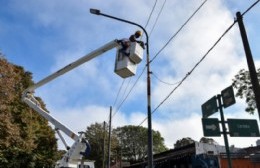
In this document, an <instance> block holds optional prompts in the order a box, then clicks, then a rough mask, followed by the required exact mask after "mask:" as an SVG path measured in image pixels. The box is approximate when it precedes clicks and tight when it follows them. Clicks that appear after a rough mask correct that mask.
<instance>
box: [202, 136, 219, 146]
mask: <svg viewBox="0 0 260 168" xmlns="http://www.w3.org/2000/svg"><path fill="white" fill-rule="evenodd" d="M200 142H201V143H207V144H213V145H218V143H217V142H216V141H215V140H214V139H213V138H206V137H202V138H201V139H200Z"/></svg>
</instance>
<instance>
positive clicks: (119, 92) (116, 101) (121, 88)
mask: <svg viewBox="0 0 260 168" xmlns="http://www.w3.org/2000/svg"><path fill="white" fill-rule="evenodd" d="M124 83H125V79H123V82H122V83H121V86H120V88H119V90H118V92H117V95H116V99H115V101H114V104H113V106H112V107H114V106H115V105H116V103H117V99H118V97H119V94H120V92H121V90H122V87H123V85H124Z"/></svg>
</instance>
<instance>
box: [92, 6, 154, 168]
mask: <svg viewBox="0 0 260 168" xmlns="http://www.w3.org/2000/svg"><path fill="white" fill-rule="evenodd" d="M90 13H92V14H95V15H101V16H105V17H108V18H111V19H115V20H118V21H121V22H125V23H129V24H132V25H135V26H138V27H139V28H141V29H142V30H143V32H144V33H145V36H146V43H145V44H146V66H147V121H148V151H147V153H148V168H153V138H152V137H153V136H152V113H151V77H150V56H149V37H148V34H147V32H146V30H145V28H144V27H143V26H141V25H139V24H137V23H134V22H131V21H128V20H124V19H121V18H117V17H114V16H110V15H107V14H104V13H101V12H100V10H98V9H90Z"/></svg>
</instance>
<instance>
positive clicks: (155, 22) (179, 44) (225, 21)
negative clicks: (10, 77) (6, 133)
mask: <svg viewBox="0 0 260 168" xmlns="http://www.w3.org/2000/svg"><path fill="white" fill-rule="evenodd" d="M155 2H156V5H155ZM203 2H204V1H202V0H189V1H188V0H183V1H177V0H171V1H166V0H158V1H155V0H153V1H148V0H138V1H137V0H135V1H133V0H125V1H124V3H122V1H119V0H110V1H106V2H105V3H104V1H101V0H77V1H75V0H26V1H25V0H9V1H5V0H0V25H1V26H0V51H1V52H2V53H3V54H4V55H5V58H6V59H7V60H8V61H9V62H11V63H14V64H16V65H20V66H23V67H24V68H25V70H26V71H30V72H32V74H33V80H34V82H38V81H40V80H41V79H43V78H45V77H47V76H48V75H50V74H52V73H54V72H56V71H57V70H59V69H61V68H63V67H64V66H66V65H68V64H70V63H72V62H74V61H76V60H78V59H80V58H81V57H83V56H84V55H86V54H88V53H89V52H91V51H93V50H95V49H98V48H99V47H101V46H103V45H105V44H106V43H108V42H110V41H112V40H114V39H121V38H128V37H129V36H130V35H131V34H133V33H134V32H135V31H136V30H139V29H138V27H136V26H134V25H130V24H126V23H123V22H119V21H117V20H113V19H110V18H106V17H103V16H97V15H93V14H90V12H89V9H90V8H96V9H99V10H101V12H102V13H105V14H108V15H112V16H116V17H119V18H122V19H126V20H129V21H133V22H135V23H138V24H140V25H142V26H143V27H145V28H146V31H147V32H148V34H149V52H150V58H151V59H152V58H154V59H153V61H152V62H151V64H150V67H151V110H152V112H153V115H152V129H153V130H155V131H159V132H160V133H161V136H162V137H163V138H164V140H165V145H166V146H167V147H168V148H173V145H174V144H175V143H176V141H177V140H179V139H182V138H184V137H191V138H192V139H194V140H196V141H199V140H200V138H201V137H203V130H202V123H201V118H202V111H201V105H202V104H203V103H205V102H206V101H207V100H208V99H210V98H211V97H213V96H214V95H217V94H220V93H221V91H222V90H223V89H225V88H226V87H228V86H230V85H231V83H232V79H233V78H234V75H235V74H237V73H238V71H239V70H240V69H242V68H244V69H248V68H247V64H246V57H245V53H244V49H243V45H242V41H241V36H240V32H239V28H238V25H237V24H235V25H234V26H233V27H232V28H231V29H230V31H229V32H228V33H227V34H226V35H225V36H224V37H223V38H222V39H221V41H220V42H219V43H218V44H217V45H216V47H214V48H213V50H212V51H211V52H209V54H207V56H206V57H205V59H203V61H202V62H201V63H200V64H199V65H198V66H197V67H196V68H195V70H194V71H193V72H192V73H191V74H190V75H189V76H188V77H187V78H186V80H185V81H184V82H183V83H182V84H181V85H180V86H179V87H178V88H177V89H176V90H174V89H175V88H176V86H177V84H178V82H180V81H181V80H182V79H183V78H184V77H185V76H186V75H187V74H188V72H190V71H191V69H192V68H193V67H194V66H195V65H196V64H197V63H198V62H199V61H200V60H201V58H202V57H203V56H204V55H205V54H206V53H207V52H208V51H209V49H210V48H211V47H212V46H213V44H214V43H215V42H216V41H217V40H218V39H219V38H220V36H221V35H222V34H223V33H224V32H225V31H226V30H227V28H228V27H229V26H230V25H231V24H232V23H233V22H234V19H236V12H238V11H240V12H241V13H243V12H245V11H246V10H247V9H248V8H249V7H250V6H251V5H252V4H253V3H254V2H255V0H247V1H244V0H228V1H226V0H214V1H213V0H208V1H205V3H204V5H202V7H201V8H200V10H199V11H198V12H197V13H196V14H195V15H194V16H193V17H192V18H191V19H190V21H189V22H188V23H187V24H185V26H184V27H183V28H182V29H181V30H180V28H181V26H182V25H183V24H184V23H185V22H186V21H187V20H188V18H189V17H190V16H191V15H192V14H193V13H194V12H195V10H197V9H198V7H199V6H200V5H201V4H202V3H203ZM153 7H154V10H153V12H152V14H151V11H152V9H153ZM149 16H150V19H149ZM259 16H260V4H259V3H258V4H257V5H255V6H254V7H253V8H251V10H250V11H248V12H247V13H246V14H245V15H244V16H243V21H244V24H245V27H246V31H247V35H248V39H249V43H250V47H251V51H252V55H253V57H254V61H255V65H256V67H259V66H260V47H259V46H258V45H259V44H260V31H259V30H260V29H259V27H260V20H259ZM147 23H148V24H147ZM146 24H147V26H146ZM178 30H180V31H179V32H178ZM176 32H178V33H177V34H176ZM142 40H144V41H145V40H146V37H145V36H143V37H142ZM166 44H167V45H166ZM115 55H116V49H112V50H110V51H108V52H106V53H104V54H102V55H101V56H99V57H97V58H95V59H93V60H91V61H89V62H87V63H84V64H83V65H81V66H79V67H77V68H75V69H74V70H72V71H70V72H68V73H66V74H64V75H63V76H61V77H59V78H57V79H55V80H53V81H51V82H49V83H47V84H46V85H44V86H42V87H40V88H38V89H37V90H36V91H35V95H36V96H39V97H41V98H42V99H43V101H44V102H45V104H46V107H47V109H48V110H49V111H50V114H51V115H52V116H54V117H55V118H56V119H58V120H59V121H60V122H62V123H63V124H64V125H66V126H67V127H69V128H70V129H72V130H73V131H74V132H79V131H84V130H85V129H86V127H87V126H90V125H91V124H94V123H96V122H97V123H102V122H104V121H106V122H108V119H109V111H110V106H112V109H113V118H112V127H113V128H116V127H119V126H124V125H136V126H137V125H142V126H144V127H147V120H145V121H144V122H142V121H143V120H144V119H146V117H147V82H146V79H147V76H146V71H145V72H144V73H143V74H142V70H143V69H144V67H145V65H146V55H145V52H144V59H143V61H142V62H141V63H140V64H138V66H137V72H136V75H135V76H133V77H130V78H126V79H122V78H121V77H120V76H118V75H117V74H115V73H114V65H115ZM120 88H121V89H120ZM235 91H236V90H235ZM167 97H168V98H167ZM165 99H166V100H165ZM164 100H165V101H164ZM244 101H245V100H243V99H239V98H236V104H234V105H232V106H230V107H229V108H226V109H224V115H225V119H229V118H236V119H257V120H259V116H258V114H257V112H256V113H255V114H254V115H249V114H248V113H246V112H245V110H244V109H245V107H246V104H245V103H244ZM219 116H220V114H219V112H217V113H215V114H213V115H212V116H210V118H220V117H219ZM212 138H213V139H215V140H216V141H217V142H218V143H219V144H220V145H224V140H223V136H221V137H212ZM66 139H67V140H68V141H69V142H70V143H71V142H72V141H71V140H69V138H66ZM257 139H260V138H256V137H248V138H245V137H229V136H228V141H229V145H235V146H236V147H248V146H251V145H253V146H255V145H256V140H257ZM59 147H60V148H63V147H62V145H61V144H60V141H59Z"/></svg>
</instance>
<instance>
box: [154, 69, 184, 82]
mask: <svg viewBox="0 0 260 168" xmlns="http://www.w3.org/2000/svg"><path fill="white" fill-rule="evenodd" d="M151 74H152V75H153V76H154V77H155V78H156V79H157V80H158V81H160V82H161V83H164V84H166V85H177V84H178V83H180V82H176V83H169V82H164V81H162V80H161V79H160V78H158V76H156V75H155V74H154V72H152V73H151Z"/></svg>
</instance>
